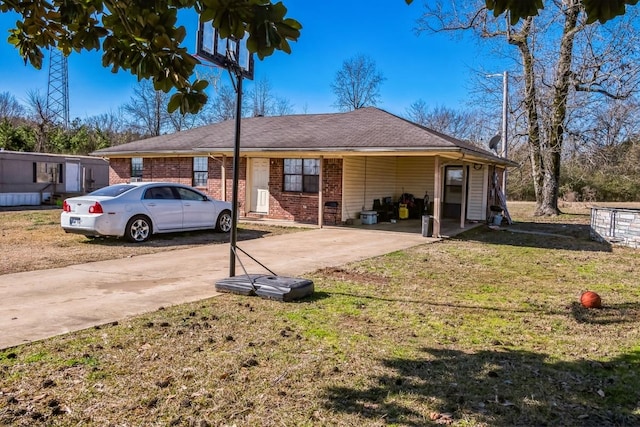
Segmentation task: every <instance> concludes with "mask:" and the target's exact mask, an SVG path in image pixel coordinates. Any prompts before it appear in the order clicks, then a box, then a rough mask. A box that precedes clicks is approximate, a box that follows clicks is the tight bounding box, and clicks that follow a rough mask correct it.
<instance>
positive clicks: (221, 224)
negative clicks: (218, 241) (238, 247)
mask: <svg viewBox="0 0 640 427" xmlns="http://www.w3.org/2000/svg"><path fill="white" fill-rule="evenodd" d="M231 221H232V219H231V211H222V212H220V215H218V221H217V222H216V231H220V232H222V233H228V232H230V231H231Z"/></svg>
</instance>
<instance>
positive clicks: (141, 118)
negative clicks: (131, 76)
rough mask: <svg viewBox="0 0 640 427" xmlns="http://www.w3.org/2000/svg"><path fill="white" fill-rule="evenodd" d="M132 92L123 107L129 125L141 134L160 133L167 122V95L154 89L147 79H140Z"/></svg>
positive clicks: (154, 134)
mask: <svg viewBox="0 0 640 427" xmlns="http://www.w3.org/2000/svg"><path fill="white" fill-rule="evenodd" d="M133 93H134V95H133V96H132V97H131V99H130V100H129V103H127V104H125V105H124V107H123V108H124V111H125V112H127V113H128V114H129V116H130V118H131V120H130V125H131V127H132V128H133V129H135V130H136V131H137V132H138V133H140V134H142V135H147V136H158V135H161V134H162V132H163V131H165V130H166V126H167V122H168V114H167V103H168V102H169V95H167V94H166V93H164V92H161V91H157V90H155V89H154V88H153V84H152V83H151V82H150V81H148V80H142V81H140V82H139V83H138V86H136V87H135V88H134V90H133Z"/></svg>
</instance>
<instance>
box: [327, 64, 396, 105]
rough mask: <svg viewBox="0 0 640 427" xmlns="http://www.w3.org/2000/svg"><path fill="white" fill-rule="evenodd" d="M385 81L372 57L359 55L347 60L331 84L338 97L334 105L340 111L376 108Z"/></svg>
mask: <svg viewBox="0 0 640 427" xmlns="http://www.w3.org/2000/svg"><path fill="white" fill-rule="evenodd" d="M384 80H385V78H384V77H383V75H382V74H381V73H379V72H378V71H377V69H376V63H375V61H374V60H373V59H371V58H370V57H368V56H365V55H357V56H355V57H353V58H351V59H347V60H346V61H344V62H343V63H342V68H341V69H340V70H339V71H338V72H337V73H336V76H335V79H334V80H333V83H332V84H331V90H332V91H333V93H334V94H335V95H336V102H335V103H334V104H333V105H334V106H335V107H336V108H338V109H339V110H340V111H351V110H357V109H358V108H363V107H372V106H376V105H378V102H379V100H380V85H381V84H382V82H383V81H384Z"/></svg>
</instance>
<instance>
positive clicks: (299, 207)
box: [268, 159, 342, 224]
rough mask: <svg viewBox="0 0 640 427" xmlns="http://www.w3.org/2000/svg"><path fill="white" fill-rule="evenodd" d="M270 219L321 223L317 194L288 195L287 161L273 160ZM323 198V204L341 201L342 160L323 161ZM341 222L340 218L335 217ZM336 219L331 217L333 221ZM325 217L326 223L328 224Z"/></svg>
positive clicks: (270, 184)
mask: <svg viewBox="0 0 640 427" xmlns="http://www.w3.org/2000/svg"><path fill="white" fill-rule="evenodd" d="M269 166H270V167H269V193H270V199H269V215H268V217H269V218H274V219H286V220H294V221H297V222H303V223H309V224H316V223H317V222H318V195H317V194H316V193H298V192H295V193H294V192H285V191H283V186H284V160H283V159H271V161H270V165H269ZM322 173H323V179H324V182H323V185H322V193H323V194H322V195H323V198H324V201H337V202H340V201H341V200H342V160H341V159H325V160H324V162H323V171H322ZM336 220H337V221H338V222H340V221H341V218H340V215H338V218H336ZM332 221H333V217H332V218H331V222H332ZM326 222H327V221H326V218H325V223H326Z"/></svg>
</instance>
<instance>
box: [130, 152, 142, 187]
mask: <svg viewBox="0 0 640 427" xmlns="http://www.w3.org/2000/svg"><path fill="white" fill-rule="evenodd" d="M131 181H142V157H132V158H131Z"/></svg>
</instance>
